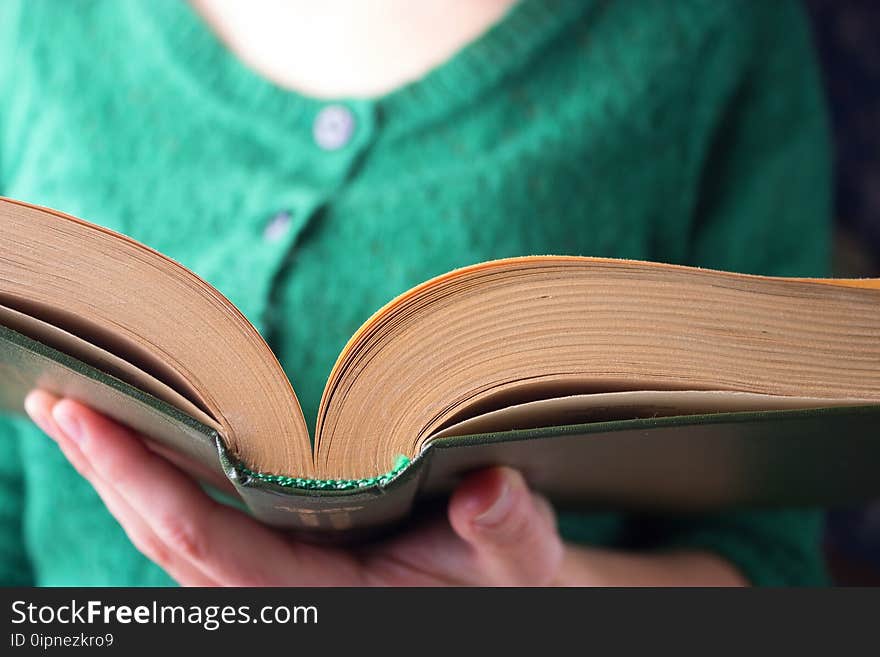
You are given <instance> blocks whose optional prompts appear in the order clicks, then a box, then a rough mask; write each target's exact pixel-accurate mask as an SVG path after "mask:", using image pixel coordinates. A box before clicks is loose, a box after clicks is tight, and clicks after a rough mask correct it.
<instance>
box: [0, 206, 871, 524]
mask: <svg viewBox="0 0 880 657" xmlns="http://www.w3.org/2000/svg"><path fill="white" fill-rule="evenodd" d="M35 386H39V387H43V388H45V389H48V390H50V391H53V392H55V393H59V394H65V395H69V396H72V397H75V398H78V399H81V400H83V401H84V402H86V403H88V404H90V405H91V406H93V407H94V408H96V409H97V410H99V411H101V412H103V413H105V414H107V415H108V416H110V417H113V418H115V419H117V420H119V421H121V422H123V423H125V424H127V425H129V426H131V427H133V428H134V429H136V430H138V431H140V432H141V433H142V434H143V435H144V436H145V437H146V438H147V439H148V440H150V441H152V442H155V443H156V445H158V446H159V448H160V449H165V450H166V451H167V450H168V449H169V448H170V450H172V451H173V452H174V453H175V454H177V455H178V456H180V457H181V458H182V459H183V460H184V461H185V462H188V463H194V464H196V466H199V464H200V466H199V467H201V471H205V470H206V469H210V470H212V471H214V472H215V473H217V474H222V475H223V476H224V477H226V478H228V479H229V480H230V481H231V482H232V484H233V485H234V487H235V489H236V490H237V491H238V492H239V493H240V495H241V496H242V498H243V499H244V500H245V502H246V503H247V504H248V505H249V506H250V508H251V509H252V511H253V512H254V513H255V514H256V515H257V516H258V517H260V518H262V519H264V520H265V521H267V522H270V523H274V524H277V525H289V526H293V527H299V528H302V529H311V530H313V531H315V532H321V531H326V532H330V533H334V532H337V531H340V530H366V529H369V528H372V527H377V526H382V525H386V524H388V523H390V522H392V521H394V520H397V519H400V518H402V517H404V516H406V515H407V513H408V511H409V510H410V508H411V507H412V505H413V502H414V500H415V499H416V498H418V497H421V496H431V495H438V494H442V493H443V492H445V491H448V490H449V489H450V488H451V487H453V486H454V485H455V483H456V481H457V479H458V478H459V477H460V476H461V474H462V473H464V472H466V471H468V470H472V469H473V468H477V467H481V466H486V465H490V464H509V465H512V466H515V467H518V468H521V469H522V470H523V471H524V473H525V475H526V477H527V478H528V479H529V480H530V481H531V483H532V484H533V485H534V486H536V487H537V488H538V489H540V490H542V491H543V492H544V493H546V494H547V495H548V496H550V497H551V498H552V499H554V500H556V501H557V502H559V503H569V504H577V505H581V506H584V507H591V508H593V507H603V506H605V507H608V506H611V507H614V508H632V509H642V510H648V511H650V510H664V509H672V510H680V511H687V510H702V509H710V508H718V507H725V506H731V505H754V504H771V505H775V504H815V503H831V502H840V501H848V500H853V499H857V498H863V497H866V496H871V495H874V494H878V493H880V435H878V431H877V428H878V421H880V281H877V280H808V279H792V278H789V279H784V278H768V277H760V276H749V275H741V274H733V273H725V272H718V271H711V270H706V269H695V268H688V267H682V266H674V265H662V264H655V263H647V262H636V261H626V260H611V259H602V258H584V257H569V256H535V257H524V258H512V259H507V260H498V261H493V262H486V263H482V264H477V265H474V266H471V267H466V268H464V269H459V270H456V271H452V272H450V273H448V274H445V275H443V276H439V277H438V278H435V279H432V280H430V281H428V282H426V283H423V284H421V285H419V286H417V287H415V288H413V289H411V290H410V291H408V292H406V293H405V294H402V295H401V296H399V297H397V298H396V299H393V300H391V301H390V302H389V303H388V304H387V305H386V306H385V307H383V308H381V309H380V310H378V311H377V312H376V313H375V314H374V315H373V316H372V317H371V318H370V319H369V320H367V322H366V323H365V324H364V325H363V326H362V327H361V328H360V329H359V330H358V331H357V332H356V333H355V334H354V335H353V336H352V338H351V340H350V341H349V342H348V344H347V345H346V346H345V348H344V349H343V351H342V353H341V354H340V355H339V358H338V360H337V362H336V365H335V366H334V367H333V369H332V371H331V372H330V373H329V377H328V380H327V385H326V388H325V391H324V395H323V399H322V401H321V404H320V410H319V413H318V418H317V424H316V435H315V436H314V449H312V444H311V441H310V437H309V435H308V431H307V428H306V423H305V421H304V418H303V415H302V412H301V410H300V407H299V404H298V403H297V399H296V396H295V395H294V392H293V389H292V388H291V385H290V383H289V382H288V380H287V377H286V376H285V374H284V372H283V370H282V368H281V366H280V364H279V363H278V361H277V359H276V358H275V356H274V355H273V354H272V352H271V350H270V349H269V347H268V346H267V345H266V343H265V342H264V341H263V339H262V338H261V337H260V335H259V334H258V332H257V331H256V329H254V327H253V326H251V324H250V323H249V322H248V321H247V320H246V319H245V318H244V317H243V316H242V314H241V313H240V312H239V311H238V310H237V309H236V308H235V307H234V306H233V305H232V304H231V303H230V302H229V301H227V300H226V299H225V298H224V297H223V296H222V295H221V294H220V293H219V292H217V291H216V290H215V289H214V288H212V287H211V286H210V285H209V284H208V283H206V282H205V281H203V280H202V279H200V278H199V277H198V276H196V275H195V274H193V273H192V272H190V271H188V270H187V269H185V268H184V267H182V266H181V265H179V264H177V263H175V262H174V261H172V260H170V259H168V258H166V257H165V256H163V255H161V254H159V253H157V252H156V251H153V250H151V249H149V248H148V247H146V246H144V245H142V244H139V243H137V242H135V241H133V240H131V239H129V238H127V237H125V236H123V235H119V234H117V233H114V232H111V231H109V230H106V229H104V228H101V227H98V226H95V225H91V224H89V223H86V222H84V221H81V220H79V219H75V218H73V217H70V216H67V215H63V214H61V213H59V212H55V211H53V210H48V209H45V208H40V207H35V206H32V205H28V204H25V203H21V202H18V201H12V200H0V407H2V408H7V409H12V410H20V409H21V404H22V399H23V397H24V395H25V394H26V392H27V391H28V390H29V389H31V388H33V387H35Z"/></svg>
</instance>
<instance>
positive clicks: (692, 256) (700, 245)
mask: <svg viewBox="0 0 880 657" xmlns="http://www.w3.org/2000/svg"><path fill="white" fill-rule="evenodd" d="M745 13H747V14H751V16H750V17H749V18H748V19H747V20H748V21H749V25H748V27H747V28H746V30H745V32H747V33H748V34H747V41H746V43H747V44H748V45H747V48H748V55H747V56H745V57H744V59H743V61H744V66H743V70H742V73H741V75H740V76H738V78H737V84H736V88H735V90H734V91H733V93H732V94H731V95H730V97H729V102H728V103H726V105H725V107H724V108H723V110H722V112H721V113H720V116H719V118H718V121H717V123H716V126H715V130H714V135H713V137H712V139H711V140H710V143H709V145H708V147H707V150H706V156H705V162H704V166H703V167H702V169H701V180H700V185H699V191H698V195H697V199H698V200H697V202H696V204H695V208H694V216H693V232H692V236H693V239H692V241H691V242H690V244H689V255H688V262H687V264H692V265H699V266H705V267H712V268H716V269H729V270H733V271H742V272H749V273H760V274H768V275H791V276H822V275H827V274H828V273H829V269H830V264H829V261H830V256H829V251H830V231H831V227H830V218H831V207H830V206H831V191H830V186H831V174H830V155H829V150H830V149H829V138H828V131H827V122H826V113H825V107H824V101H823V98H822V94H821V91H820V81H819V76H818V72H817V66H816V63H815V60H814V55H813V53H812V44H811V41H810V33H809V26H808V25H807V22H806V19H805V17H804V16H803V14H802V13H801V12H800V10H799V7H798V6H797V5H795V4H794V3H793V2H787V1H786V2H783V1H779V2H767V3H752V4H750V5H749V11H748V12H745ZM657 527H660V528H661V530H658V531H657V532H649V534H651V533H653V535H652V536H650V537H649V542H650V543H651V544H652V545H653V546H655V547H658V548H672V547H676V548H683V547H684V548H700V549H708V550H712V551H714V552H716V553H718V554H721V555H722V556H724V557H726V558H727V559H729V560H730V561H731V562H733V563H734V564H735V565H736V566H737V567H738V568H739V569H740V570H741V572H743V573H744V574H745V575H746V576H747V577H748V578H749V579H750V580H751V582H752V583H754V584H758V585H805V584H819V583H822V582H823V581H824V567H823V559H822V555H821V549H820V546H821V543H820V536H821V527H822V516H821V513H820V512H819V511H818V510H803V509H799V510H794V509H792V510H773V511H760V512H759V511H750V512H745V511H743V512H736V513H720V514H714V515H706V516H700V517H695V518H690V519H686V518H674V519H664V522H663V523H660V524H659V525H657Z"/></svg>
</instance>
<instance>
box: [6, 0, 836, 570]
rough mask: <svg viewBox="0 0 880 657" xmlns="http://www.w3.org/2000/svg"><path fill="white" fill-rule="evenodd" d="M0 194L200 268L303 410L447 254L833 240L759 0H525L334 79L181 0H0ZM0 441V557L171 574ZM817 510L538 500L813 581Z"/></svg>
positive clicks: (803, 79)
mask: <svg viewBox="0 0 880 657" xmlns="http://www.w3.org/2000/svg"><path fill="white" fill-rule="evenodd" d="M328 106H336V109H334V110H331V111H330V113H329V115H328V112H327V111H326V108H327V107H328ZM328 116H329V117H330V118H331V120H330V121H329V128H328ZM327 130H329V133H328V132H327ZM328 136H329V139H328ZM0 193H2V194H4V195H6V196H11V197H15V198H19V199H23V200H26V201H30V202H34V203H39V204H43V205H48V206H51V207H54V208H58V209H60V210H63V211H65V212H69V213H72V214H74V215H77V216H81V217H83V218H86V219H88V220H90V221H93V222H96V223H100V224H103V225H105V226H108V227H109V228H112V229H115V230H118V231H121V232H123V233H126V234H128V235H131V236H132V237H134V238H135V239H137V240H140V241H142V242H144V243H146V244H148V245H150V246H152V247H154V248H156V249H158V250H160V251H162V252H164V253H166V254H168V255H169V256H171V257H172V258H174V259H176V260H178V261H179V262H181V263H183V264H184V265H185V266H187V267H189V268H190V269H192V270H193V271H195V272H197V273H198V274H200V275H201V276H202V277H204V278H205V279H207V280H208V281H210V282H211V283H213V284H214V285H215V286H216V287H217V288H219V289H220V290H221V291H222V292H223V293H225V294H226V295H227V296H228V297H229V298H230V299H231V300H232V301H233V302H234V303H235V304H236V305H238V306H239V308H241V310H242V311H243V312H244V313H245V314H246V316H247V317H248V318H249V319H250V320H251V321H252V322H253V323H254V324H255V325H256V326H257V328H258V329H259V330H260V331H261V332H262V333H263V335H264V336H265V337H266V338H267V340H268V341H269V343H270V345H271V346H272V347H273V349H274V350H275V351H276V353H277V354H278V356H279V358H280V360H281V362H282V364H283V366H284V368H285V370H286V371H287V373H288V374H289V376H290V378H291V381H292V382H293V385H294V387H295V388H296V390H297V392H298V394H299V397H300V400H301V402H302V406H303V409H304V411H305V413H306V416H307V417H308V418H309V419H310V421H313V418H314V416H315V414H316V409H317V405H318V400H319V397H320V394H321V390H322V387H323V383H324V380H325V377H326V376H327V374H328V373H329V371H330V367H331V365H332V363H333V361H334V359H335V357H336V355H337V354H338V352H339V351H340V349H341V348H342V346H343V345H344V343H345V341H346V339H347V338H348V337H349V336H350V335H351V334H352V333H353V332H354V330H355V329H356V328H357V327H358V326H359V324H360V323H361V322H362V321H363V320H365V319H366V318H367V317H368V316H369V315H370V314H371V313H372V311H374V310H375V309H376V308H378V307H379V306H381V305H382V304H384V303H385V302H386V301H387V300H388V299H390V298H391V297H393V296H394V295H396V294H398V293H399V292H401V291H403V290H405V289H407V288H409V287H411V286H413V285H415V284H417V283H419V282H421V281H423V280H425V279H427V278H429V277H431V276H434V275H436V274H440V273H442V272H445V271H447V270H450V269H452V268H455V267H459V266H462V265H466V264H469V263H474V262H478V261H482V260H487V259H490V258H498V257H504V256H512V255H522V254H529V253H560V254H566V253H570V254H583V255H602V256H617V257H625V258H638V259H648V260H659V261H668V262H675V263H684V264H692V265H703V266H710V267H715V268H722V269H730V270H737V271H743V272H760V273H766V274H788V275H820V274H826V273H827V266H828V242H829V226H828V219H829V157H828V144H827V135H826V122H825V112H824V108H823V104H822V100H821V96H820V92H819V86H818V80H817V74H816V68H815V63H814V61H813V55H812V53H811V44H810V37H809V34H808V30H807V26H806V24H805V21H804V18H803V16H802V15H801V13H800V11H799V9H798V7H797V6H796V5H795V4H793V3H792V2H788V1H781V0H780V1H775V2H753V3H748V4H747V6H746V7H745V8H744V6H743V3H742V2H740V1H738V0H726V1H723V0H679V1H678V2H657V1H653V0H645V1H630V2H598V1H595V0H586V1H584V0H575V1H570V2H566V1H559V2H550V1H548V0H540V1H530V0H524V1H523V2H521V3H520V4H518V5H516V6H515V7H514V8H513V9H511V10H510V11H509V13H508V14H507V15H506V16H505V17H504V18H502V19H501V20H500V21H499V22H498V23H497V24H496V25H494V26H493V27H492V28H491V29H489V30H488V31H487V32H486V33H485V34H483V35H482V36H481V37H480V38H479V39H477V40H476V41H474V42H473V43H471V44H469V45H467V46H466V47H465V48H463V49H462V50H461V51H460V52H458V53H457V54H456V55H455V56H453V57H452V58H451V59H449V60H448V61H446V62H445V63H443V64H442V65H440V66H439V67H437V68H436V69H434V70H432V71H430V72H429V73H428V74H426V75H425V76H424V77H423V78H422V79H419V80H418V81H415V82H413V83H411V84H408V85H406V86H404V87H402V88H400V89H397V90H395V91H393V92H391V93H389V94H387V95H384V96H381V97H378V98H369V99H348V98H342V99H338V100H335V101H333V102H332V103H331V102H325V101H321V100H318V99H315V98H309V97H306V96H304V95H302V94H299V93H296V92H293V91H290V90H285V89H282V88H280V87H278V86H276V85H274V84H273V83H271V82H269V81H268V80H266V79H265V78H263V77H261V76H260V75H258V74H257V73H255V72H254V71H252V70H250V69H248V68H247V67H246V66H245V65H244V64H242V63H241V62H240V61H239V60H238V59H237V58H236V57H235V56H234V55H233V54H231V53H230V52H229V51H228V50H227V49H225V48H224V47H223V46H222V45H221V43H220V42H219V41H218V40H217V39H216V37H215V36H214V34H213V33H212V32H211V31H210V30H209V28H208V27H207V26H206V24H205V23H204V22H203V21H202V20H201V19H200V18H199V17H198V16H197V15H196V14H195V13H194V11H193V10H192V9H191V8H190V7H189V6H188V5H187V4H186V3H184V2H180V1H178V0H156V1H151V2H138V3H135V2H119V1H117V0H106V1H95V2H88V3H85V2H76V3H72V2H66V3H57V2H46V1H40V0H26V1H22V2H18V1H6V2H3V3H2V6H0ZM0 454H2V459H0V581H3V582H5V583H36V584H46V585H48V584H51V585H61V584H69V585H81V584H82V585H85V584H118V585H140V584H144V585H147V584H149V585H154V584H166V583H170V581H171V580H170V579H169V577H168V576H167V575H166V574H165V573H164V572H163V571H161V570H160V569H159V568H158V567H157V566H155V565H154V564H152V563H150V562H149V561H148V560H147V559H146V558H145V557H143V556H142V555H141V554H139V553H138V552H137V550H135V548H134V547H132V545H131V544H130V543H129V541H128V540H127V538H126V537H125V535H124V533H123V531H122V530H121V528H120V527H119V526H118V524H117V523H116V522H115V521H114V520H113V518H112V517H111V516H110V514H109V513H108V512H107V511H106V509H105V508H104V507H103V505H102V504H101V502H100V500H99V499H98V497H97V495H96V494H95V493H94V491H93V490H92V489H91V488H90V487H89V485H88V484H87V483H86V482H85V481H84V480H82V479H81V478H79V477H78V476H77V475H76V473H75V472H74V470H73V469H72V467H71V466H70V465H69V464H68V463H67V462H66V461H65V459H64V458H63V456H62V455H61V454H60V452H59V451H58V450H57V448H56V447H55V445H54V444H53V443H52V441H50V440H48V439H47V438H46V437H45V436H43V435H42V434H41V433H40V432H39V431H38V430H37V429H36V428H34V427H33V426H32V425H31V424H29V423H28V422H27V421H25V420H23V419H20V418H18V417H5V418H2V419H0ZM289 474H296V473H289ZM819 523H820V516H819V514H818V513H816V512H814V511H808V510H774V511H761V512H757V511H755V512H745V511H742V512H737V513H722V514H707V515H700V516H688V517H657V516H652V517H649V516H633V515H623V514H615V513H601V514H600V513H594V514H571V513H566V514H561V517H560V529H561V531H562V532H563V534H564V536H566V537H567V538H568V539H569V540H572V541H579V542H584V543H589V544H593V545H605V546H614V547H619V548H623V549H632V550H662V549H670V548H685V549H706V550H712V551H715V552H717V553H719V554H721V555H722V556H724V557H726V558H728V559H730V560H731V561H732V562H733V563H735V564H736V565H737V566H738V567H739V568H741V569H742V571H743V572H744V573H745V574H746V575H748V577H749V578H751V580H752V581H753V582H755V583H759V584H809V583H815V582H821V581H822V578H823V576H824V575H823V570H822V565H821V558H820V553H819V544H818V532H819V527H820V524H819Z"/></svg>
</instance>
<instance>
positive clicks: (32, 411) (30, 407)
mask: <svg viewBox="0 0 880 657" xmlns="http://www.w3.org/2000/svg"><path fill="white" fill-rule="evenodd" d="M24 410H25V411H27V414H28V416H29V417H30V418H31V420H33V421H34V424H36V425H37V426H38V427H40V429H42V430H43V432H44V433H46V434H47V435H48V436H49V437H51V436H52V434H51V433H49V428H50V426H51V425H50V423H49V418H48V417H47V416H46V414H45V413H43V412H42V411H41V410H39V409H38V408H37V406H36V405H35V404H32V403H29V401H28V400H27V399H26V400H25V404H24Z"/></svg>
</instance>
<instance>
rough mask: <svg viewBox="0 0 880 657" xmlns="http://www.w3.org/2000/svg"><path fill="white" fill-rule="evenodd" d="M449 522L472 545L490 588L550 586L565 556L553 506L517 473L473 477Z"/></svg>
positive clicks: (494, 471) (453, 504)
mask: <svg viewBox="0 0 880 657" xmlns="http://www.w3.org/2000/svg"><path fill="white" fill-rule="evenodd" d="M449 522H450V524H451V525H452V528H453V530H454V531H455V533H456V534H458V536H459V537H461V538H462V539H463V540H464V541H465V542H466V543H468V544H469V545H470V547H471V549H472V550H473V552H474V554H475V557H476V559H477V561H478V564H477V565H478V567H479V568H480V570H481V572H482V573H483V574H484V575H485V576H486V577H487V580H488V581H487V583H491V584H496V585H510V586H529V585H536V586H542V585H548V584H550V583H552V581H553V579H554V577H555V576H556V574H557V572H558V570H559V568H560V565H561V563H562V557H563V545H562V539H561V538H560V537H559V533H558V532H557V530H556V517H555V514H554V513H553V510H552V508H551V507H550V504H548V503H547V501H546V500H545V499H544V498H543V497H540V496H538V495H535V494H534V493H532V492H531V490H529V487H528V485H527V484H526V482H525V479H523V476H522V475H521V474H520V473H519V472H517V471H516V470H512V469H511V468H501V467H498V468H489V469H487V470H483V471H480V472H476V473H474V474H472V475H470V476H469V477H468V478H467V479H465V481H464V482H463V483H462V484H461V485H460V486H459V487H458V489H457V490H456V491H455V493H454V494H453V496H452V499H451V500H450V503H449Z"/></svg>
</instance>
